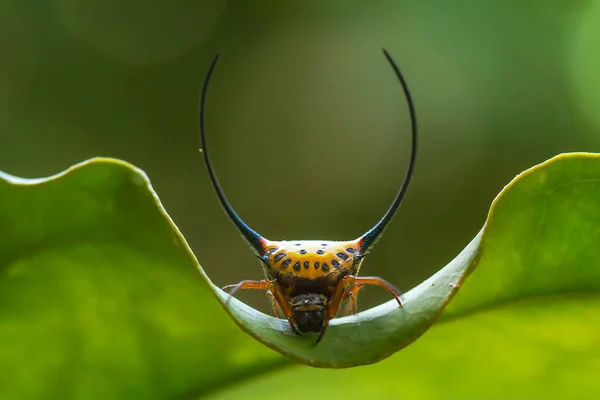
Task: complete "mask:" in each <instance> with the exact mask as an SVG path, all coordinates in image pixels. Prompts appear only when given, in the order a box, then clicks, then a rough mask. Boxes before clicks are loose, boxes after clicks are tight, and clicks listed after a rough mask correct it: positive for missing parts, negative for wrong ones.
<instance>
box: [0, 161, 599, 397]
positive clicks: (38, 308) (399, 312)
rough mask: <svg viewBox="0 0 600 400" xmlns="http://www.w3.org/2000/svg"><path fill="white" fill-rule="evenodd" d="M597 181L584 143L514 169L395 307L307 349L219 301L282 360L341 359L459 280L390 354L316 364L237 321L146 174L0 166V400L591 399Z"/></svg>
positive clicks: (104, 166)
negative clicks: (473, 230)
mask: <svg viewBox="0 0 600 400" xmlns="http://www.w3.org/2000/svg"><path fill="white" fill-rule="evenodd" d="M599 182H600V157H599V156H597V155H593V154H580V153H578V154H566V155H561V156H558V157H555V158H553V159H552V160H550V161H548V162H546V163H544V164H541V165H539V166H537V167H534V168H532V169H531V170H528V171H526V172H525V173H523V174H521V175H520V176H519V177H517V178H516V179H515V180H514V181H513V182H512V183H511V184H510V185H509V186H507V187H506V188H505V189H504V190H503V191H502V193H501V194H500V195H499V196H498V197H497V199H496V200H495V201H494V203H493V205H492V208H491V211H490V214H489V217H488V220H487V221H486V224H485V226H484V229H483V230H482V231H481V232H480V233H479V234H478V235H476V237H475V239H474V240H473V241H472V242H471V244H469V245H468V246H467V248H465V250H463V252H462V253H461V254H460V255H459V256H458V257H457V258H456V259H455V260H454V261H452V262H451V263H450V264H448V266H446V267H444V268H443V269H441V270H440V271H439V272H438V273H437V274H436V275H434V276H433V277H432V278H430V279H429V280H427V281H425V282H424V283H423V284H421V285H419V286H418V287H417V288H415V289H413V290H412V291H410V292H408V293H407V294H406V295H405V302H406V305H405V307H404V308H403V309H399V308H398V307H397V306H394V303H393V301H390V302H388V303H385V304H383V305H380V306H378V307H376V308H374V309H371V310H367V311H365V312H363V313H360V314H359V315H357V316H355V317H348V318H340V319H337V320H335V323H334V324H333V326H332V327H331V330H330V331H329V332H328V333H327V335H326V336H325V339H324V341H323V342H322V343H320V344H319V345H317V346H314V337H300V338H299V337H295V336H291V335H290V333H289V330H288V328H287V327H286V324H285V323H284V322H283V321H278V320H276V319H274V318H272V317H270V316H266V315H264V314H262V313H259V312H258V311H256V310H253V309H251V308H249V307H247V306H245V305H243V304H242V303H240V302H238V301H237V300H234V301H232V302H231V303H230V305H231V309H230V310H231V313H232V316H233V317H234V318H233V319H234V320H235V321H236V322H237V323H238V324H240V325H241V326H242V327H243V328H244V329H245V330H247V331H248V332H249V333H250V334H251V335H252V336H254V337H255V338H257V339H259V340H260V341H263V342H264V343H265V344H267V345H268V346H270V347H273V348H275V349H276V350H278V351H280V352H281V353H283V354H285V355H287V356H288V357H291V358H293V359H295V360H296V361H299V362H302V363H306V364H312V365H319V366H326V367H348V366H353V365H359V364H365V363H371V362H375V361H378V360H381V359H383V358H385V357H387V356H389V355H391V354H392V353H394V352H396V351H397V350H398V349H400V348H401V347H403V346H405V345H406V344H408V343H410V342H411V341H412V340H414V339H416V338H417V337H418V336H419V335H420V334H422V333H423V332H424V331H425V330H426V329H427V328H428V327H429V326H430V325H431V324H432V323H433V322H434V320H435V319H436V317H437V316H438V315H439V313H440V312H441V311H442V308H443V307H444V306H445V305H446V304H447V302H448V300H449V299H450V297H451V296H452V294H453V293H454V291H455V288H456V287H457V286H459V284H461V289H460V290H459V291H458V294H457V295H456V298H455V299H454V300H453V301H452V303H451V304H450V306H449V307H448V310H447V311H446V312H445V313H444V314H443V316H442V318H441V322H442V323H440V324H439V325H436V328H435V329H433V330H432V332H430V333H428V334H427V335H425V336H424V337H423V338H422V339H420V340H418V341H416V342H415V343H414V344H413V345H411V346H409V347H408V348H406V349H405V350H403V351H402V352H399V353H397V354H395V355H394V356H393V357H389V358H388V359H386V360H384V361H382V362H379V363H377V364H374V365H371V366H367V367H363V368H361V369H354V368H352V369H343V370H322V369H315V368H308V367H304V366H298V365H296V366H294V365H291V364H290V363H289V362H288V361H287V360H286V359H285V358H283V357H281V356H279V355H278V354H277V353H276V352H273V351H270V350H268V349H266V348H265V347H264V346H261V345H260V344H258V343H257V342H256V341H254V340H252V339H251V338H250V336H249V335H246V334H244V333H243V332H242V330H240V329H238V328H237V327H236V326H235V325H234V323H233V322H232V320H231V319H230V318H229V317H227V314H226V313H225V312H224V311H223V309H222V307H221V305H222V304H221V305H220V304H219V301H221V302H222V301H223V299H224V298H225V297H224V294H223V293H222V292H221V291H220V290H218V289H216V288H215V287H214V286H213V285H212V284H210V281H209V280H208V278H207V277H206V275H205V274H204V272H203V271H202V269H199V268H197V262H196V260H195V258H194V257H193V255H192V253H191V252H190V250H189V248H188V247H187V244H186V243H185V241H184V240H183V238H182V236H181V235H180V233H179V232H178V230H177V228H176V227H175V226H174V224H173V223H172V221H171V220H170V219H169V217H168V216H167V214H166V212H165V211H164V209H163V208H162V206H161V205H160V203H159V201H158V198H157V196H156V195H155V193H154V191H153V190H152V188H151V187H150V184H149V182H148V180H147V178H146V176H145V175H144V173H143V172H142V171H140V170H138V169H136V168H134V167H132V166H130V165H128V164H126V163H123V162H120V161H115V160H109V159H94V160H90V161H88V162H86V163H83V164H79V165H77V166H75V167H73V168H71V169H70V170H68V171H66V172H65V173H62V174H59V175H57V176H54V177H51V178H48V179H39V180H23V179H20V178H15V177H12V176H8V175H5V174H2V175H0V199H2V200H1V202H0V232H2V233H3V236H2V237H3V240H2V244H1V245H0V263H1V265H2V267H3V274H2V277H1V278H0V304H1V306H0V340H1V341H2V343H3V350H2V352H0V374H1V375H2V376H3V384H2V385H0V398H32V397H37V398H83V397H84V398H173V397H178V398H196V397H198V396H200V395H204V394H208V393H212V392H215V391H216V390H217V389H220V390H224V389H225V388H227V389H226V391H221V392H218V394H217V396H219V395H220V396H223V397H234V396H235V395H241V394H244V395H245V396H246V397H261V398H268V397H273V398H275V397H277V398H281V396H282V394H284V393H285V394H286V398H290V399H293V398H300V397H302V398H305V397H306V391H305V389H303V388H305V387H306V385H310V390H311V392H314V393H319V394H320V395H323V396H324V395H331V396H333V395H334V394H336V395H344V396H345V397H346V398H354V397H360V396H364V395H371V396H372V395H382V396H385V395H405V396H408V397H418V398H446V397H459V396H460V397H464V396H465V395H472V396H478V397H481V396H483V397H486V398H489V397H493V396H498V397H503V396H507V395H512V396H515V395H520V396H526V397H527V396H536V397H540V396H542V397H544V396H545V397H548V396H550V397H554V396H558V397H565V396H569V397H572V396H573V395H575V396H576V397H578V396H585V395H588V396H590V397H591V395H592V393H597V391H598V390H599V389H600V384H599V383H598V382H597V379H596V378H595V374H594V371H597V365H598V362H599V360H600V344H599V343H600V324H598V322H597V321H598V317H597V311H596V310H597V309H598V306H600V298H599V297H598V290H599V289H600V261H599V260H598V257H597V248H596V247H595V243H596V242H597V238H598V237H599V234H600V211H599V209H598V207H597V199H598V196H599V195H600V184H599ZM432 249H435V243H432ZM200 251H201V249H200ZM476 266H477V269H475V270H473V269H474V268H475V267H476ZM257 268H258V266H257ZM471 272H472V275H471V276H470V277H469V278H468V279H467V280H466V281H464V278H465V277H466V276H467V275H468V274H469V273H471ZM203 278H205V279H203ZM463 281H464V282H463ZM215 295H216V296H215ZM217 300H219V301H217ZM286 364H287V365H288V368H285V369H283V370H281V371H278V370H277V367H278V366H281V365H286ZM267 372H270V375H268V376H263V377H262V379H254V380H252V381H250V382H245V381H243V380H242V378H246V377H250V376H253V375H266V373H267ZM234 383H235V385H232V384H234ZM296 383H297V384H296ZM503 385H504V386H503ZM294 388H295V389H294Z"/></svg>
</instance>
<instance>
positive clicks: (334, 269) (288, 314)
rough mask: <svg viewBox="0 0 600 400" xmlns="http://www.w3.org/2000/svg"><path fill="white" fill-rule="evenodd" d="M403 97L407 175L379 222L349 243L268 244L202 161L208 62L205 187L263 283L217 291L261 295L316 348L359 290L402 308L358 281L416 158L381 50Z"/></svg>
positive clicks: (370, 281)
mask: <svg viewBox="0 0 600 400" xmlns="http://www.w3.org/2000/svg"><path fill="white" fill-rule="evenodd" d="M383 53H384V55H385V57H386V58H387V60H388V62H389V63H390V65H391V66H392V68H393V70H394V72H395V73H396V76H397V78H398V80H399V81H400V84H401V85H402V88H403V90H404V94H405V96H406V99H407V102H408V109H409V112H410V117H411V125H412V148H411V156H410V162H409V165H408V170H407V172H406V176H405V178H404V181H403V182H402V185H401V187H400V190H399V191H398V193H397V195H396V198H395V199H394V201H393V203H392V204H391V206H390V208H389V209H388V210H387V212H386V213H385V215H384V216H383V218H381V220H380V221H379V222H378V223H377V224H376V225H375V226H374V227H372V228H371V229H369V230H368V231H367V232H366V233H365V234H363V235H361V236H360V237H359V238H358V239H355V240H351V241H339V242H338V241H326V240H308V241H306V240H304V241H302V240H298V241H272V240H268V239H265V238H264V237H262V236H261V235H259V234H258V233H257V232H255V231H254V230H252V229H251V228H250V227H249V226H248V225H246V223H245V222H244V221H242V219H241V218H240V217H239V216H238V215H237V213H236V212H235V211H234V210H233V208H232V207H231V205H230V204H229V202H228V201H227V199H226V198H225V195H224V193H223V190H222V189H221V187H220V185H219V182H218V180H217V177H216V175H215V172H214V170H213V167H212V164H211V162H210V158H209V155H208V147H207V145H206V137H205V133H204V110H205V102H206V93H207V90H208V86H209V82H210V78H211V75H212V73H213V70H214V68H215V65H216V64H217V61H218V59H219V56H220V55H219V54H217V55H216V57H215V58H214V60H213V61H212V63H211V65H210V68H209V70H208V73H207V75H206V79H205V81H204V86H203V89H202V97H201V106H200V138H201V142H202V149H203V154H204V161H205V162H206V167H207V169H208V174H209V176H210V179H211V182H212V184H213V186H214V189H215V192H216V194H217V197H218V198H219V201H220V203H221V205H222V206H223V208H224V210H225V212H226V213H227V215H228V216H229V218H230V219H231V221H232V222H233V223H234V224H235V226H236V227H237V229H238V230H239V231H240V233H241V234H242V236H243V237H244V238H245V239H246V241H247V242H248V243H249V244H250V246H252V248H253V250H254V251H255V253H256V255H257V256H258V258H259V260H260V261H261V263H262V265H263V269H264V272H265V279H263V280H260V281H254V280H245V281H242V282H240V283H238V284H236V285H228V286H225V287H224V288H223V289H224V290H227V289H233V290H232V291H231V292H230V296H233V295H234V294H235V292H236V291H237V290H239V289H264V290H266V291H267V295H268V296H269V297H271V299H272V300H273V310H274V311H275V314H276V315H277V316H278V317H279V316H280V312H279V311H280V310H281V312H282V313H283V315H284V316H285V318H286V319H287V320H288V322H289V324H290V328H291V330H292V331H293V332H294V333H296V334H299V332H302V333H307V332H317V333H319V336H318V338H317V343H318V342H319V341H320V340H321V339H322V338H323V335H324V334H325V331H326V329H327V326H328V325H329V321H330V320H331V319H333V318H334V317H335V316H336V315H337V313H338V310H339V308H340V305H341V303H342V302H343V301H345V300H349V304H348V309H352V312H354V313H355V312H356V300H357V297H358V293H359V291H360V289H361V288H362V287H363V286H364V285H376V286H381V287H382V288H384V289H385V290H387V291H388V292H389V293H390V294H391V295H392V296H393V297H394V299H396V301H397V302H398V305H399V306H400V307H402V302H401V301H400V297H399V296H400V291H399V290H398V289H396V288H395V287H394V286H393V285H391V284H390V283H388V282H386V281H385V280H383V279H382V278H379V277H359V276H358V273H359V270H360V266H361V264H362V261H363V258H364V257H365V256H366V255H367V253H368V250H369V249H370V248H371V247H372V246H373V245H374V244H375V242H376V241H377V239H379V237H381V235H382V233H383V231H384V230H385V228H386V226H387V225H388V223H389V222H390V221H391V220H392V218H393V216H394V214H395V213H396V210H397V209H398V207H399V206H400V203H401V202H402V198H403V197H404V194H405V193H406V190H407V188H408V185H409V182H410V179H411V177H412V173H413V169H414V165H415V157H416V152H417V124H416V116H415V110H414V105H413V102H412V98H411V96H410V92H409V90H408V86H407V84H406V82H405V80H404V78H403V76H402V74H401V73H400V70H399V69H398V67H397V66H396V64H395V63H394V61H393V60H392V58H391V57H390V55H389V54H388V53H387V52H386V51H385V49H384V50H383Z"/></svg>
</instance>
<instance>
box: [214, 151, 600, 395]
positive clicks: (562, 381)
mask: <svg viewBox="0 0 600 400" xmlns="http://www.w3.org/2000/svg"><path fill="white" fill-rule="evenodd" d="M599 198H600V155H597V154H585V153H572V154H563V155H560V156H557V157H555V158H553V159H551V160H549V161H547V162H545V163H543V164H541V165H538V166H536V167H534V168H532V169H530V170H528V171H525V172H524V173H522V174H521V175H519V176H518V177H516V178H515V179H514V180H513V182H511V184H509V185H508V186H507V187H506V188H505V189H504V190H503V191H502V192H501V193H500V195H499V196H498V197H497V198H496V200H495V201H494V203H493V205H492V208H491V210H490V214H489V217H488V220H487V222H486V226H485V229H484V231H483V236H481V242H480V243H479V249H480V252H481V253H480V255H481V258H480V262H479V264H478V266H477V269H476V270H475V271H474V272H473V273H472V274H471V275H470V277H469V278H468V279H467V280H466V282H465V283H464V284H463V286H462V287H461V289H460V291H459V292H458V293H457V295H456V296H455V299H454V300H453V301H452V303H451V304H450V305H449V307H448V309H447V310H446V312H445V313H444V315H443V316H442V318H441V320H440V323H439V324H437V325H436V326H435V327H434V329H432V330H431V331H430V332H429V333H427V334H426V335H425V336H424V337H423V338H421V339H420V340H419V341H417V342H416V343H414V344H413V345H412V346H410V347H408V348H406V349H405V350H403V351H402V352H399V353H397V354H395V355H394V356H393V357H390V358H388V359H386V360H384V361H382V362H380V363H378V364H376V365H371V366H368V367H363V368H361V369H360V370H356V369H344V370H337V371H330V372H329V373H328V374H324V372H323V371H321V370H318V369H310V368H301V367H296V368H289V369H286V370H283V371H273V372H272V373H271V374H270V375H269V376H266V377H264V378H263V379H260V380H256V379H255V380H253V381H251V382H249V383H243V384H240V385H238V386H237V387H234V388H232V389H230V390H225V391H223V392H221V393H220V395H217V396H215V398H236V396H237V395H240V394H242V393H243V394H244V396H246V397H247V398H253V397H258V396H259V395H260V397H261V398H262V399H268V398H276V397H277V396H276V394H278V393H282V392H283V391H285V390H286V388H289V384H290V382H310V390H311V392H312V393H318V394H319V396H322V397H323V398H329V397H332V398H333V397H336V398H337V397H341V398H363V397H365V396H369V397H382V398H399V397H400V396H401V397H402V398H419V399H445V398H486V399H491V398H499V399H500V398H502V399H505V398H595V397H596V396H597V393H598V392H599V391H600V380H598V370H599V368H600V312H599V310H600V257H599V253H600V248H599V247H598V239H599V238H600V207H598V199H599ZM354 351H357V352H359V351H360V350H358V349H354ZM288 390H289V389H288ZM287 393H288V395H286V398H287V399H300V398H304V397H303V396H301V395H299V394H298V393H295V392H294V391H291V392H287Z"/></svg>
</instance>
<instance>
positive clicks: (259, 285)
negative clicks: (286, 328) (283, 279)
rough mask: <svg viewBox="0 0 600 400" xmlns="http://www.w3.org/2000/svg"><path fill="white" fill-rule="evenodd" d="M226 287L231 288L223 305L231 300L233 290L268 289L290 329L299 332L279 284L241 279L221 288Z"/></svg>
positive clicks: (224, 288) (297, 333) (226, 288)
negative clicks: (236, 282)
mask: <svg viewBox="0 0 600 400" xmlns="http://www.w3.org/2000/svg"><path fill="white" fill-rule="evenodd" d="M228 289H232V290H231V292H229V298H228V299H227V301H226V302H225V305H228V304H229V300H231V297H233V295H234V294H235V292H237V291H238V290H240V289H266V290H268V291H269V292H271V294H272V295H273V297H274V298H275V301H276V302H277V304H278V305H279V308H281V311H283V314H284V315H285V317H286V318H287V320H288V323H289V324H290V329H291V330H292V332H294V333H295V334H296V335H299V334H300V333H299V332H298V330H297V329H296V325H295V324H296V318H295V317H294V312H293V311H292V307H291V306H290V303H289V302H288V301H287V300H286V298H285V296H284V295H283V293H282V292H281V289H279V286H277V285H275V284H274V282H273V281H269V280H266V279H263V280H262V281H251V280H245V281H241V282H240V283H238V284H237V285H227V286H224V287H223V290H228Z"/></svg>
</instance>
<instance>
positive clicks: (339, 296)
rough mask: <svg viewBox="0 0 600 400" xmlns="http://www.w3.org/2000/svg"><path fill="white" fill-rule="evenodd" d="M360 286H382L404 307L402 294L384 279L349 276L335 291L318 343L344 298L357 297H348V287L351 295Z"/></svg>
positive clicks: (349, 295)
mask: <svg viewBox="0 0 600 400" xmlns="http://www.w3.org/2000/svg"><path fill="white" fill-rule="evenodd" d="M358 285H360V286H359V288H360V287H362V286H364V285H376V286H381V287H382V288H384V289H385V290H387V291H388V292H389V293H390V294H391V295H392V296H393V297H394V299H396V301H397V302H398V305H399V306H400V307H402V302H401V301H400V294H401V293H400V290H398V289H397V288H396V287H395V286H394V285H392V284H391V283H389V282H387V281H385V280H384V279H382V278H379V277H377V276H360V277H358V276H354V275H347V276H345V277H343V278H342V279H341V280H340V281H339V282H338V285H337V287H336V289H335V293H334V295H333V297H332V298H331V301H330V302H329V305H328V306H327V311H326V313H325V318H324V321H323V328H321V333H320V334H319V337H318V338H317V343H319V342H320V341H321V339H322V338H323V335H325V331H326V330H327V327H328V326H329V321H330V320H332V319H333V318H335V316H336V314H337V313H338V310H339V308H340V304H341V302H342V300H343V299H344V297H351V296H355V294H348V295H347V296H346V293H347V289H348V287H350V290H349V291H348V292H350V293H351V292H352V291H353V289H354V287H356V286H358ZM357 292H358V289H357ZM354 303H356V299H354Z"/></svg>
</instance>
